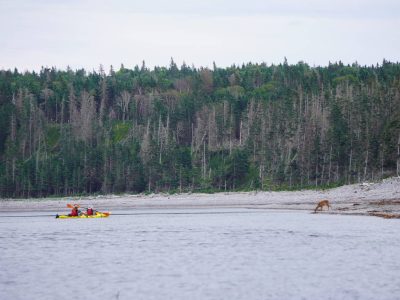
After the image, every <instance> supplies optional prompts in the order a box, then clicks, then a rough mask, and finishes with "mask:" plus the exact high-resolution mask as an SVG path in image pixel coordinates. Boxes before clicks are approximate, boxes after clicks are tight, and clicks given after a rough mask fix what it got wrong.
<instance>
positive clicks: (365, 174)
mask: <svg viewBox="0 0 400 300" xmlns="http://www.w3.org/2000/svg"><path fill="white" fill-rule="evenodd" d="M368 154H369V150H368V148H367V154H366V155H365V163H364V176H363V181H365V179H366V177H367V168H368Z"/></svg>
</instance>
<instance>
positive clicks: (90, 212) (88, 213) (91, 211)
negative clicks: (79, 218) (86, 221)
mask: <svg viewBox="0 0 400 300" xmlns="http://www.w3.org/2000/svg"><path fill="white" fill-rule="evenodd" d="M86 214H87V215H88V216H93V208H88V209H87V211H86Z"/></svg>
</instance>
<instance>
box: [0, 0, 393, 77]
mask: <svg viewBox="0 0 400 300" xmlns="http://www.w3.org/2000/svg"><path fill="white" fill-rule="evenodd" d="M399 28H400V1H399V0H379V1H376V0H335V1H332V0H246V1H244V0H242V1H236V0H198V1H194V0H164V1H162V0H143V1H136V0H114V1H112V0H109V1H106V0H0V69H14V68H15V67H16V68H18V70H20V71H24V70H40V69H41V67H42V66H43V67H57V68H58V69H65V68H66V67H67V66H69V67H71V68H72V69H78V68H82V67H83V68H85V69H87V70H98V68H99V66H100V64H102V65H103V66H104V68H105V69H107V67H109V66H110V65H113V66H114V68H115V69H118V68H119V67H120V65H121V64H124V66H125V67H127V68H133V67H134V66H135V65H141V64H142V61H143V60H144V61H145V62H146V65H147V66H149V67H154V66H168V65H169V64H170V61H171V58H173V59H174V61H175V62H176V63H177V64H178V66H179V65H181V64H182V63H183V62H185V63H186V64H188V65H194V66H196V67H211V66H212V65H213V62H215V63H216V65H217V66H219V67H227V66H231V65H232V64H242V63H247V62H252V63H262V62H264V63H267V64H273V63H274V64H277V63H281V62H283V60H284V58H285V57H286V58H287V60H288V62H289V63H291V64H295V63H297V62H299V61H304V62H306V63H308V64H310V65H321V66H324V65H327V64H328V63H329V62H336V61H339V60H341V61H342V62H344V63H350V64H351V63H354V62H358V63H359V64H362V65H371V64H376V63H381V62H382V60H383V59H386V60H389V61H393V62H397V61H399V60H400V57H399V56H400V30H399Z"/></svg>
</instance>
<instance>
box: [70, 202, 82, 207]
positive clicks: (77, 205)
mask: <svg viewBox="0 0 400 300" xmlns="http://www.w3.org/2000/svg"><path fill="white" fill-rule="evenodd" d="M67 207H68V208H74V207H78V208H79V207H81V206H80V205H79V204H69V203H68V204H67Z"/></svg>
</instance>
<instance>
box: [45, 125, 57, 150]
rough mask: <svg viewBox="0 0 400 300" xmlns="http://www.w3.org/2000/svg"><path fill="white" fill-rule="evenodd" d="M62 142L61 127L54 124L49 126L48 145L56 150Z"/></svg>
mask: <svg viewBox="0 0 400 300" xmlns="http://www.w3.org/2000/svg"><path fill="white" fill-rule="evenodd" d="M59 140H60V126H59V125H57V124H52V125H50V124H49V125H48V126H47V132H46V143H47V145H48V146H49V147H50V148H54V147H55V146H56V145H57V144H58V142H59Z"/></svg>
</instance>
